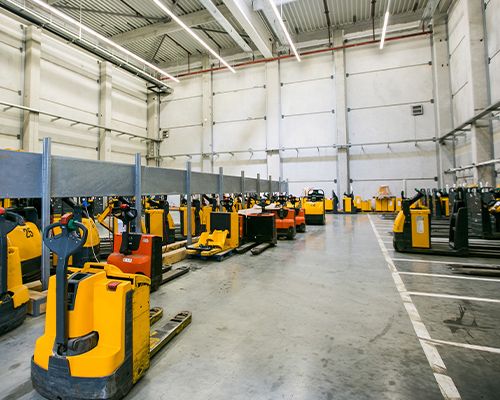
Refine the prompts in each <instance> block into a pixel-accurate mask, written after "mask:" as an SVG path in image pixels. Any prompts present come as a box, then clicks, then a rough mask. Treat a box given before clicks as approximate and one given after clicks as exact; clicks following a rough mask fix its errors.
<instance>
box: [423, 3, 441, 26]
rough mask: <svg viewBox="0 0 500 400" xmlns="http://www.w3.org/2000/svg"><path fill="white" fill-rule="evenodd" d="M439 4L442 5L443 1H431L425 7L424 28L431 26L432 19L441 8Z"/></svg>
mask: <svg viewBox="0 0 500 400" xmlns="http://www.w3.org/2000/svg"><path fill="white" fill-rule="evenodd" d="M439 3H441V0H429V2H428V3H427V5H426V6H425V9H424V13H423V15H422V24H423V25H424V27H427V26H428V25H430V24H431V21H432V18H433V17H434V14H435V13H436V11H437V9H438V7H439Z"/></svg>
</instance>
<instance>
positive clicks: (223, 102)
mask: <svg viewBox="0 0 500 400" xmlns="http://www.w3.org/2000/svg"><path fill="white" fill-rule="evenodd" d="M265 116H266V92H265V89H264V88H263V87H258V88H255V89H248V90H239V91H231V92H220V93H218V94H216V95H215V96H214V122H215V123H216V124H217V123H219V122H224V121H234V120H241V119H249V118H262V117H265Z"/></svg>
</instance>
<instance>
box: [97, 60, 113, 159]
mask: <svg viewBox="0 0 500 400" xmlns="http://www.w3.org/2000/svg"><path fill="white" fill-rule="evenodd" d="M99 83H100V91H99V125H102V126H105V127H106V128H109V127H111V112H112V106H113V104H112V92H113V64H111V63H110V62H108V61H102V62H101V65H100V73H99ZM99 160H101V161H109V160H111V132H110V131H109V130H108V129H100V130H99Z"/></svg>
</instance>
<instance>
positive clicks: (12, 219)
mask: <svg viewBox="0 0 500 400" xmlns="http://www.w3.org/2000/svg"><path fill="white" fill-rule="evenodd" d="M23 225H24V220H23V218H22V217H21V216H19V215H17V214H14V213H12V212H8V211H6V210H5V209H4V208H0V335H2V334H4V333H6V332H9V331H11V330H12V329H14V328H16V327H18V326H19V325H21V324H22V323H23V321H24V320H25V318H26V313H27V310H28V301H29V293H28V288H27V287H26V286H24V285H23V280H22V272H21V259H20V256H19V249H18V248H17V247H12V246H9V245H8V244H7V240H8V239H7V235H8V234H9V233H10V232H12V231H13V230H14V229H15V228H16V227H17V226H23Z"/></svg>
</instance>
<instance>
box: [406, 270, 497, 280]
mask: <svg viewBox="0 0 500 400" xmlns="http://www.w3.org/2000/svg"><path fill="white" fill-rule="evenodd" d="M398 273H399V275H412V276H428V277H431V278H445V279H463V280H468V281H483V282H500V279H495V278H480V277H476V276H462V275H444V274H430V273H426V272H398Z"/></svg>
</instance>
